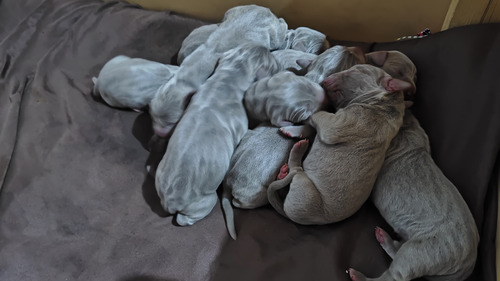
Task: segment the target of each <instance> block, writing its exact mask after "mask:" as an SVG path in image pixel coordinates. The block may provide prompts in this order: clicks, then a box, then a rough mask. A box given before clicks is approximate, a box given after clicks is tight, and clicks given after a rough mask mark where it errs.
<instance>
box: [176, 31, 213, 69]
mask: <svg viewBox="0 0 500 281" xmlns="http://www.w3.org/2000/svg"><path fill="white" fill-rule="evenodd" d="M217 27H219V24H216V23H214V24H207V25H202V26H200V27H198V28H195V29H193V31H191V33H189V35H188V36H187V37H186V38H185V39H184V40H183V41H182V44H181V48H180V49H179V52H178V54H177V64H179V65H180V64H182V62H183V61H184V59H185V58H186V57H187V56H189V55H190V54H191V53H192V52H194V51H195V50H196V49H198V47H199V46H201V45H203V44H204V43H205V42H206V41H207V39H208V37H210V34H212V33H213V32H214V31H215V30H216V29H217Z"/></svg>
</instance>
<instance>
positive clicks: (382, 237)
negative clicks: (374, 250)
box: [375, 227, 387, 244]
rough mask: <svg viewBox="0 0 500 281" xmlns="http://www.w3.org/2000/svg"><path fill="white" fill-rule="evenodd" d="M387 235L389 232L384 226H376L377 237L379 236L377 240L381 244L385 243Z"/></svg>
mask: <svg viewBox="0 0 500 281" xmlns="http://www.w3.org/2000/svg"><path fill="white" fill-rule="evenodd" d="M386 236H387V233H386V232H385V231H384V230H383V229H382V228H380V227H376V228H375V237H376V238H377V241H378V242H379V243H380V244H384V243H385V238H386Z"/></svg>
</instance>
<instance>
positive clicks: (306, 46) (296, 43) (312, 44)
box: [279, 26, 330, 54]
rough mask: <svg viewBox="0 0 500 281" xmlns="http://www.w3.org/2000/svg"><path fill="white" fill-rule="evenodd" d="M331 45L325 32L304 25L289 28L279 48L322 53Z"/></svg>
mask: <svg viewBox="0 0 500 281" xmlns="http://www.w3.org/2000/svg"><path fill="white" fill-rule="evenodd" d="M329 47H330V43H329V42H328V40H327V39H326V35H325V34H323V33H321V32H319V31H317V30H314V29H312V28H309V27H304V26H302V27H298V28H296V29H289V30H288V31H287V33H286V38H285V42H283V45H282V46H281V47H280V48H279V49H281V50H284V49H293V50H297V51H302V52H306V53H311V54H320V53H322V52H324V51H325V50H326V49H328V48H329Z"/></svg>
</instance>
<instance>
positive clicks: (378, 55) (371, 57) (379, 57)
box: [365, 51, 389, 67]
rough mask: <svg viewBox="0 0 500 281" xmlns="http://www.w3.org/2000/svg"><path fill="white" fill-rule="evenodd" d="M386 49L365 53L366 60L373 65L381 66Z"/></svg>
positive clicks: (385, 58) (384, 59)
mask: <svg viewBox="0 0 500 281" xmlns="http://www.w3.org/2000/svg"><path fill="white" fill-rule="evenodd" d="M388 54H389V53H388V52H387V51H377V52H371V53H368V54H366V55H365V57H366V61H367V62H370V61H371V62H373V65H375V66H379V67H380V66H383V65H384V63H385V61H386V60H387V56H388Z"/></svg>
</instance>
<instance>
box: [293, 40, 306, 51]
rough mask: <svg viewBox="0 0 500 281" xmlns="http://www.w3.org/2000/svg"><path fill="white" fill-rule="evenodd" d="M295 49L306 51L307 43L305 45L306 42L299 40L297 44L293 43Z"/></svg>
mask: <svg viewBox="0 0 500 281" xmlns="http://www.w3.org/2000/svg"><path fill="white" fill-rule="evenodd" d="M293 49H294V50H297V51H302V52H305V51H307V48H306V45H304V42H298V43H297V44H295V45H293Z"/></svg>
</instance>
